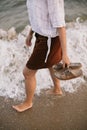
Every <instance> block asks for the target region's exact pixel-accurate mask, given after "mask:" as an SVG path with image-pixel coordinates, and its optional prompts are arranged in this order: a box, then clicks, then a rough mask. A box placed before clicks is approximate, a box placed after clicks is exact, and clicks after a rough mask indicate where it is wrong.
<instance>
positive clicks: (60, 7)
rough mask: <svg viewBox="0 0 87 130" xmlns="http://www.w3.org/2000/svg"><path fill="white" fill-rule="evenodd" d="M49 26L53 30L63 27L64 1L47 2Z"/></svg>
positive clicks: (52, 0)
mask: <svg viewBox="0 0 87 130" xmlns="http://www.w3.org/2000/svg"><path fill="white" fill-rule="evenodd" d="M47 4H48V12H49V17H50V21H51V24H52V26H53V27H54V28H57V27H63V26H65V12H64V0H47Z"/></svg>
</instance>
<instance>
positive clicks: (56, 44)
mask: <svg viewBox="0 0 87 130" xmlns="http://www.w3.org/2000/svg"><path fill="white" fill-rule="evenodd" d="M35 36H36V42H35V46H34V50H33V53H32V55H31V57H30V58H29V60H28V61H27V64H26V66H27V67H28V68H29V69H33V70H36V69H42V68H50V67H52V66H53V65H54V64H57V63H58V62H60V61H61V58H62V50H61V45H60V40H59V36H57V37H55V38H51V48H50V53H49V55H48V59H47V62H46V63H45V58H46V54H47V51H48V46H47V40H48V37H44V36H41V35H39V34H37V33H36V34H35Z"/></svg>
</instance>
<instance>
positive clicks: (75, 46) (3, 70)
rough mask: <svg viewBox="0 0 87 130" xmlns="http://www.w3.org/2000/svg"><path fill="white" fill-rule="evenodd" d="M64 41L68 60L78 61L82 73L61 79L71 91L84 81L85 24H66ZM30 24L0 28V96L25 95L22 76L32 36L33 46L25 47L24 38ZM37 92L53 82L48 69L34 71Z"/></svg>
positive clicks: (86, 70) (86, 76)
mask: <svg viewBox="0 0 87 130" xmlns="http://www.w3.org/2000/svg"><path fill="white" fill-rule="evenodd" d="M66 28H67V44H68V48H67V49H68V54H69V57H70V59H71V62H81V63H82V65H83V67H82V69H83V76H82V77H80V78H77V79H73V80H69V81H61V87H62V88H63V89H64V91H67V92H69V93H73V92H75V91H77V89H78V88H79V87H81V84H83V83H84V84H85V82H87V27H86V24H85V23H79V19H77V22H75V23H74V22H71V23H67V27H66ZM29 29H30V26H26V27H25V29H24V30H23V31H22V32H20V33H18V34H17V32H16V31H15V28H14V27H12V28H11V29H10V30H8V31H5V30H3V29H0V96H4V97H9V98H14V99H16V98H17V99H18V100H22V99H23V98H24V97H25V87H24V77H23V75H22V71H23V68H24V66H25V64H26V61H27V60H28V58H29V57H30V55H31V53H32V50H33V47H34V42H35V37H34V36H33V39H32V46H31V47H29V48H28V47H26V45H25V39H26V36H27V35H28V31H29ZM36 78H37V88H36V94H40V92H41V90H42V89H47V88H50V87H51V86H52V85H53V83H52V80H51V77H50V75H49V71H48V70H47V69H42V70H39V71H38V72H37V74H36Z"/></svg>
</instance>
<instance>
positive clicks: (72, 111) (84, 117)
mask: <svg viewBox="0 0 87 130" xmlns="http://www.w3.org/2000/svg"><path fill="white" fill-rule="evenodd" d="M17 103H18V101H14V100H13V99H9V98H3V97H0V130H87V86H83V85H82V86H81V87H79V89H78V90H77V92H75V93H73V94H71V93H66V92H64V95H63V96H62V97H59V96H53V95H51V96H50V95H46V93H45V92H44V91H42V94H41V95H40V96H35V97H34V105H33V108H31V109H30V110H27V111H25V112H23V113H18V112H16V111H15V110H13V108H12V107H11V106H12V105H13V104H17Z"/></svg>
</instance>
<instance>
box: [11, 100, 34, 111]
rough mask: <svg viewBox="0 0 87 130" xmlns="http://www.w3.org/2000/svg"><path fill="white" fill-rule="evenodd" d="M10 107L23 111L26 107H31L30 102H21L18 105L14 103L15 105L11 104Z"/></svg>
mask: <svg viewBox="0 0 87 130" xmlns="http://www.w3.org/2000/svg"><path fill="white" fill-rule="evenodd" d="M12 107H13V108H14V109H15V110H16V111H18V112H23V111H25V110H28V109H30V108H32V103H31V104H29V103H26V102H24V103H22V104H20V105H16V106H12Z"/></svg>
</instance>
